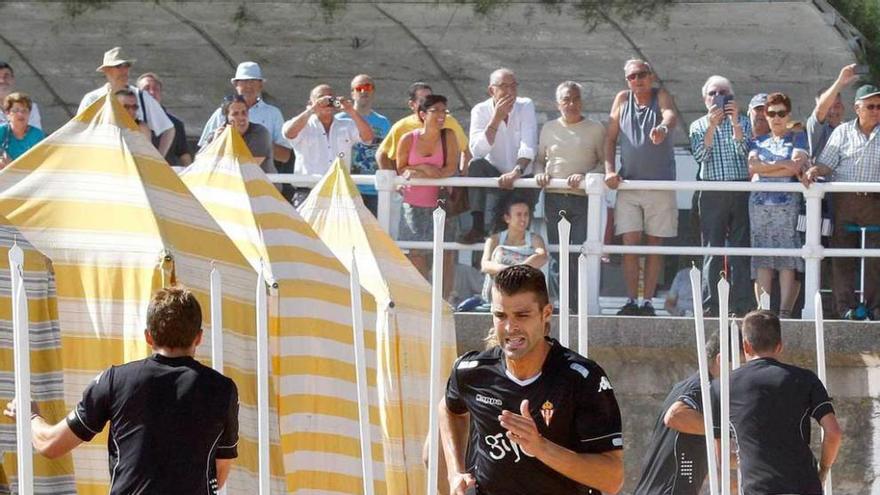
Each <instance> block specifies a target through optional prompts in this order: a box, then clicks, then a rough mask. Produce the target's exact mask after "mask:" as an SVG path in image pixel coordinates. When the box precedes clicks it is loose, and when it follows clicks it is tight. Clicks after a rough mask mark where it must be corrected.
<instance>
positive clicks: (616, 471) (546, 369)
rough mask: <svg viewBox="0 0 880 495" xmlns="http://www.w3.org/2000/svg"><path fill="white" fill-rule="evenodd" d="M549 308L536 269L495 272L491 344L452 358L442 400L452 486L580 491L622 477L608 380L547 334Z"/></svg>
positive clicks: (521, 494)
mask: <svg viewBox="0 0 880 495" xmlns="http://www.w3.org/2000/svg"><path fill="white" fill-rule="evenodd" d="M552 313H553V306H552V305H551V304H550V302H549V298H548V295H547V285H546V281H545V280H544V274H543V273H541V271H540V270H537V269H535V268H532V267H531V266H528V265H514V266H511V267H508V268H506V269H504V270H502V271H501V272H499V273H498V274H497V275H496V277H495V281H494V284H493V289H492V320H493V325H494V329H493V331H492V334H491V335H490V339H491V340H492V343H493V344H494V345H493V347H491V348H490V349H488V350H486V351H483V352H476V351H474V352H469V353H467V354H465V355H463V356H462V357H460V358H459V359H458V360H457V361H456V362H455V365H454V367H453V371H452V374H451V375H450V377H449V383H448V385H447V388H446V397H445V400H444V401H443V403H441V404H440V434H441V437H442V439H443V447H444V452H445V456H446V462H447V466H448V472H449V480H450V488H451V490H452V493H453V494H455V495H461V494H465V493H476V494H478V495H535V494H543V493H547V494H550V493H552V494H554V495H569V494H570V495H584V494H600V493H602V492H604V493H617V492H618V491H619V490H620V488H621V486H622V485H623V450H622V449H623V436H622V434H621V420H620V410H619V408H618V406H617V400H616V399H615V397H614V390H613V388H612V386H611V382H610V381H609V380H608V377H607V375H606V374H605V372H604V371H603V370H602V368H601V367H599V365H598V364H596V363H595V362H593V361H591V360H589V359H587V358H584V357H583V356H580V355H578V354H577V353H575V352H573V351H570V350H569V349H566V348H564V347H562V346H561V345H560V344H559V342H557V341H556V340H554V339H551V338H549V337H548V333H549V330H550V317H551V315H552ZM465 452H467V461H465ZM469 490H475V491H469Z"/></svg>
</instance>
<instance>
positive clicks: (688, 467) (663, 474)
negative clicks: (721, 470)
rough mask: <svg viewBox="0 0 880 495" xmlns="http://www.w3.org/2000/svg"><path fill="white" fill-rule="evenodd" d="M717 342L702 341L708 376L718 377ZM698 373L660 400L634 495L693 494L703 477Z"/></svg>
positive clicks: (703, 441)
mask: <svg viewBox="0 0 880 495" xmlns="http://www.w3.org/2000/svg"><path fill="white" fill-rule="evenodd" d="M719 347H720V346H719V340H718V335H717V334H715V335H713V336H712V337H710V338H709V341H708V342H706V355H707V356H708V358H709V375H710V378H711V377H717V376H719V375H720V374H721V358H720V355H719ZM703 425H704V423H703V394H702V392H701V390H700V374H699V372H697V373H694V374H693V375H691V376H689V377H688V378H686V379H684V380H682V381H680V382H678V383H676V384H675V385H674V386H673V387H672V391H671V392H669V395H668V396H667V397H666V400H665V401H663V409H662V412H661V413H660V416H659V417H658V418H657V422H656V424H655V425H654V433H653V434H652V435H651V443H650V445H649V446H648V452H647V454H646V455H645V458H644V461H643V466H642V476H641V478H639V483H638V485H636V489H635V491H634V492H633V493H634V494H635V495H697V494H699V493H700V489H701V488H702V486H703V480H705V478H706V474H707V473H708V472H709V471H708V463H707V462H706V439H705V438H704V437H703V436H704V435H705V431H706V429H705V427H704V426H703Z"/></svg>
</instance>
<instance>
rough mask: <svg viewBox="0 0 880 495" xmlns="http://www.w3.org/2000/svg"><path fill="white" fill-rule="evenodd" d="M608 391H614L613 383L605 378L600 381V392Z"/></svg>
mask: <svg viewBox="0 0 880 495" xmlns="http://www.w3.org/2000/svg"><path fill="white" fill-rule="evenodd" d="M606 390H614V387H612V386H611V382H610V381H608V377H607V376H603V377H602V379H601V380H599V392H604V391H606Z"/></svg>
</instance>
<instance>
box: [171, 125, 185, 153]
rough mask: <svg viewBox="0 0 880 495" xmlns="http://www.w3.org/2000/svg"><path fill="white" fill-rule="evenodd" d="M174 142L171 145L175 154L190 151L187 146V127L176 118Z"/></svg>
mask: <svg viewBox="0 0 880 495" xmlns="http://www.w3.org/2000/svg"><path fill="white" fill-rule="evenodd" d="M173 122H174V143H173V144H172V146H171V152H172V153H173V154H174V156H177V157H179V156H181V155H184V154H186V153H189V148H187V146H186V127H184V125H183V122H182V121H181V120H180V119H178V118H176V117H175V118H174V119H173Z"/></svg>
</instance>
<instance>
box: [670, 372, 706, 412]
mask: <svg viewBox="0 0 880 495" xmlns="http://www.w3.org/2000/svg"><path fill="white" fill-rule="evenodd" d="M676 400H677V401H681V402H683V403H684V404H685V405H687V406H688V407H689V408H691V409H693V410H694V411H697V412H699V413H702V412H703V391H702V390H701V389H700V381H699V380H691V381H689V382H688V383H687V384H686V385H685V387H684V389H682V391H681V394H680V395H679V396H678V398H677V399H676Z"/></svg>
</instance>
